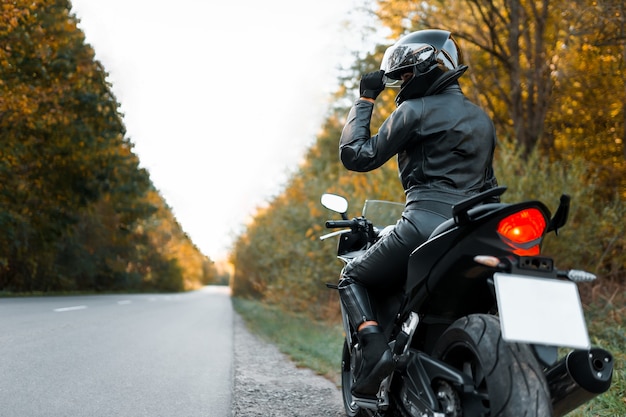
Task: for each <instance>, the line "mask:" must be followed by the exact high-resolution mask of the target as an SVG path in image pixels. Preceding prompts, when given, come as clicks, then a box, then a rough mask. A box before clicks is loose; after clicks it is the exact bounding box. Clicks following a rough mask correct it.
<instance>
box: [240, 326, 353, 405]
mask: <svg viewBox="0 0 626 417" xmlns="http://www.w3.org/2000/svg"><path fill="white" fill-rule="evenodd" d="M234 324H235V326H234V345H235V359H234V386H233V395H232V410H233V414H232V415H233V416H234V417H259V416H263V417H339V416H342V417H343V416H345V414H344V410H343V405H342V400H341V392H340V390H339V388H338V387H337V386H336V385H335V384H334V383H333V382H331V381H329V380H328V379H326V378H324V377H322V376H319V375H317V374H315V373H314V372H313V371H311V370H310V369H303V368H298V367H296V366H295V365H294V364H293V362H291V361H290V360H289V358H288V357H287V356H286V355H284V354H283V353H281V352H280V351H279V350H278V349H277V348H276V347H275V346H274V345H272V344H270V343H267V342H265V341H263V340H262V339H260V338H259V337H258V336H256V335H254V334H252V333H250V331H249V330H248V329H247V328H246V325H245V324H244V322H243V320H242V319H241V317H240V316H239V315H238V314H235V317H234Z"/></svg>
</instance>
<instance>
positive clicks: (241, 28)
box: [72, 0, 358, 260]
mask: <svg viewBox="0 0 626 417" xmlns="http://www.w3.org/2000/svg"><path fill="white" fill-rule="evenodd" d="M354 3H355V1H354V0H315V1H308V2H301V1H295V0H265V1H259V0H239V1H237V2H229V1H217V0H208V1H207V0H204V1H203V0H177V1H176V2H171V1H164V0H72V4H73V9H72V10H73V12H74V13H75V14H76V16H77V17H78V19H80V21H81V23H80V28H81V29H82V30H83V31H84V32H85V35H86V38H87V42H88V43H90V44H91V45H92V46H93V47H94V49H95V51H96V58H97V59H98V60H100V61H101V62H102V63H103V65H104V67H105V69H106V71H107V72H108V73H109V82H111V83H112V88H113V92H114V94H115V96H116V97H117V100H118V102H119V103H120V104H121V111H122V112H123V113H124V123H125V125H126V128H127V131H128V133H127V135H128V137H129V138H130V139H131V141H132V142H133V143H134V144H135V152H136V153H137V155H138V156H139V158H140V161H141V165H142V166H143V167H144V168H147V169H148V171H149V172H150V176H151V178H152V181H153V183H154V184H155V186H156V187H157V188H158V189H159V190H160V191H161V193H162V194H163V196H164V197H165V199H166V201H167V203H168V204H169V205H170V207H172V208H173V211H174V214H175V216H176V218H177V219H178V221H179V222H180V223H181V225H182V227H183V229H184V230H185V232H187V233H188V234H189V236H190V237H191V238H192V240H193V241H194V243H195V244H196V245H197V246H198V247H199V248H200V250H202V251H203V252H204V253H205V254H206V255H209V256H210V257H211V258H212V259H214V260H219V259H220V258H222V257H223V256H224V255H225V254H226V253H227V251H228V248H229V247H230V245H231V244H232V243H233V241H234V237H235V235H236V234H238V233H239V232H241V230H243V229H242V228H243V225H244V224H245V222H246V221H248V220H249V218H250V216H251V215H252V214H253V213H254V211H255V208H256V207H258V206H260V205H262V204H263V203H264V202H266V201H267V200H269V198H270V197H271V196H272V195H275V194H277V193H278V192H279V191H280V189H281V188H280V187H281V186H282V185H283V184H284V183H285V181H286V179H287V175H288V173H290V172H293V171H294V170H296V169H297V166H298V163H299V162H300V161H301V159H302V157H303V155H304V152H305V151H306V149H307V148H308V147H309V146H310V145H311V144H312V143H313V142H314V140H315V136H316V134H317V132H318V130H319V128H320V127H321V123H322V121H323V116H324V115H325V112H326V110H327V108H328V105H329V101H328V100H329V95H330V93H331V92H332V91H333V90H334V89H335V86H336V83H337V72H336V68H337V66H338V65H339V62H340V61H342V60H344V61H345V59H346V56H349V54H350V50H351V48H352V49H354V44H355V40H356V39H358V35H357V34H354V33H348V31H346V30H345V29H343V28H344V25H343V23H345V20H346V19H349V18H350V15H349V13H348V12H349V10H351V6H352V5H353V4H354ZM337 139H339V138H337Z"/></svg>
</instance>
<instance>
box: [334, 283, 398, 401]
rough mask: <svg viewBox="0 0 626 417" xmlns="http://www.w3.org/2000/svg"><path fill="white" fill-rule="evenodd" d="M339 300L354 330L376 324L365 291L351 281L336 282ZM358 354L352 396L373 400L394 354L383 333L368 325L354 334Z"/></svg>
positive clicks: (390, 366) (390, 365)
mask: <svg viewBox="0 0 626 417" xmlns="http://www.w3.org/2000/svg"><path fill="white" fill-rule="evenodd" d="M338 289H339V298H340V300H341V303H342V305H343V308H344V310H345V312H346V314H347V315H348V319H349V320H350V323H351V324H352V326H353V327H354V329H358V328H359V327H360V326H361V324H363V323H365V322H369V321H373V322H376V316H375V315H374V312H373V309H372V306H371V304H370V300H369V296H368V294H367V289H366V288H365V287H363V286H362V285H360V284H358V283H356V282H354V281H353V280H352V279H350V278H342V279H341V280H340V281H339V285H338ZM357 340H358V342H359V345H360V348H361V354H360V355H357V360H356V363H355V367H354V377H355V382H354V384H353V385H352V395H354V396H355V397H359V398H371V397H376V394H377V393H378V389H379V387H380V383H381V382H382V381H383V379H385V378H386V377H387V376H389V374H391V372H392V371H393V368H394V363H393V354H392V353H391V350H390V349H389V345H388V344H387V338H386V337H385V335H384V333H383V331H382V329H381V328H380V326H378V325H368V326H365V327H363V328H362V329H361V330H359V331H358V332H357Z"/></svg>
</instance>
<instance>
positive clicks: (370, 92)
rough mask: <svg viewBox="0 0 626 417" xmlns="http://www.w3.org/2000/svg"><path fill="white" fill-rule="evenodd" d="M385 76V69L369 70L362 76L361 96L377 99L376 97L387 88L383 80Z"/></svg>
mask: <svg viewBox="0 0 626 417" xmlns="http://www.w3.org/2000/svg"><path fill="white" fill-rule="evenodd" d="M384 76H385V71H384V70H379V71H374V72H368V73H367V74H365V75H363V76H362V77H361V84H360V85H359V92H360V93H361V97H366V98H371V99H372V100H376V97H378V95H379V94H380V93H381V92H382V91H383V90H384V89H385V83H384V82H383V77H384Z"/></svg>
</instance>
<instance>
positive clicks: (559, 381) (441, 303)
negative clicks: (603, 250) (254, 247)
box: [321, 187, 613, 417]
mask: <svg viewBox="0 0 626 417" xmlns="http://www.w3.org/2000/svg"><path fill="white" fill-rule="evenodd" d="M505 191H506V187H497V188H494V189H491V190H488V191H486V192H483V193H481V194H478V195H476V196H473V197H471V198H468V199H466V200H463V201H461V202H459V203H458V204H456V205H454V206H453V208H452V213H453V217H452V218H451V219H449V220H447V221H445V222H443V223H442V224H441V225H439V226H438V227H437V228H436V229H435V230H434V231H433V233H432V234H431V236H430V237H429V239H428V240H427V241H426V242H425V243H424V244H422V245H420V246H419V247H418V248H416V249H415V250H414V251H413V252H412V254H411V256H410V258H409V261H408V274H407V278H406V284H405V286H404V288H402V289H401V290H399V291H396V292H391V293H387V294H385V293H377V294H370V297H371V300H370V301H371V303H372V305H373V306H374V308H375V310H376V315H377V320H378V322H379V323H380V324H381V326H382V328H383V329H384V330H385V334H386V336H387V337H388V340H389V346H390V348H391V351H392V352H393V357H394V365H395V368H394V371H393V372H392V373H391V375H389V376H388V377H387V378H385V379H384V380H383V381H382V383H381V385H380V388H379V390H378V394H377V395H376V399H372V398H357V397H354V396H353V395H352V393H351V387H352V384H353V383H354V369H355V364H356V363H357V361H358V360H359V359H358V358H359V355H360V346H359V344H358V340H357V338H356V329H354V328H353V327H352V326H351V324H350V322H349V320H348V317H347V315H346V313H345V311H343V307H342V319H343V326H344V330H345V335H346V336H345V342H344V346H343V353H342V365H341V383H342V396H343V403H344V408H345V411H346V414H347V415H348V416H349V417H366V416H378V417H392V416H393V417H396V416H401V417H461V416H463V417H487V416H490V417H507V416H515V417H518V416H526V417H560V416H563V415H565V414H567V413H568V412H570V411H572V410H574V409H575V408H577V407H579V406H580V405H582V404H584V403H585V402H587V401H589V400H591V399H592V398H594V397H596V396H597V395H599V394H602V393H603V392H606V391H607V390H608V389H609V387H610V385H611V380H612V375H613V357H612V355H611V354H610V353H609V352H608V351H606V350H604V349H601V348H598V347H592V346H591V344H590V341H589V336H588V332H587V327H586V322H585V318H584V313H583V310H582V305H581V301H580V296H579V293H578V288H577V285H576V283H578V282H585V281H591V280H594V279H595V278H596V277H595V276H594V275H593V274H591V273H588V272H584V271H579V270H559V269H557V268H556V266H555V263H554V260H553V259H552V258H549V257H547V256H542V255H541V244H542V241H543V239H544V237H545V236H546V234H547V233H549V232H552V231H554V232H555V233H556V234H558V231H559V229H560V228H562V227H563V226H564V225H565V224H566V222H567V218H568V213H569V204H570V198H569V196H567V195H563V196H561V199H560V204H559V206H558V208H557V210H556V212H555V214H554V216H553V217H551V213H550V211H549V210H548V208H547V207H546V205H544V204H543V203H542V202H540V201H524V202H521V203H515V204H505V203H492V202H489V201H492V200H493V197H498V196H500V195H501V194H503V193H504V192H505ZM321 203H322V205H323V206H324V207H326V208H328V209H330V210H332V211H335V212H337V213H339V214H341V216H342V219H341V220H329V221H327V222H326V227H327V228H330V229H333V228H336V229H340V230H336V231H334V232H331V233H329V234H327V235H324V236H322V237H321V239H322V240H325V239H328V238H330V237H333V236H338V237H339V243H338V246H337V257H338V258H339V259H340V260H342V261H343V262H345V263H347V262H350V260H352V259H354V258H355V257H357V256H359V255H360V254H362V253H363V252H364V251H366V250H367V249H368V248H369V247H371V246H372V245H373V244H374V243H375V242H376V241H378V240H379V239H381V238H382V237H383V236H384V235H385V234H386V233H389V231H390V230H391V229H392V228H393V224H394V222H395V221H396V220H397V219H398V218H400V215H401V212H402V210H403V208H404V205H403V204H400V203H393V202H387V201H377V200H373V201H372V200H368V201H366V202H365V205H364V207H363V211H362V215H361V216H359V217H355V218H352V219H349V218H348V216H347V210H348V202H347V200H346V199H345V198H343V197H341V196H338V195H334V194H324V195H323V196H322V199H321ZM327 286H328V287H329V288H334V289H337V286H336V285H334V284H327ZM561 352H566V353H565V354H562V353H561Z"/></svg>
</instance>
